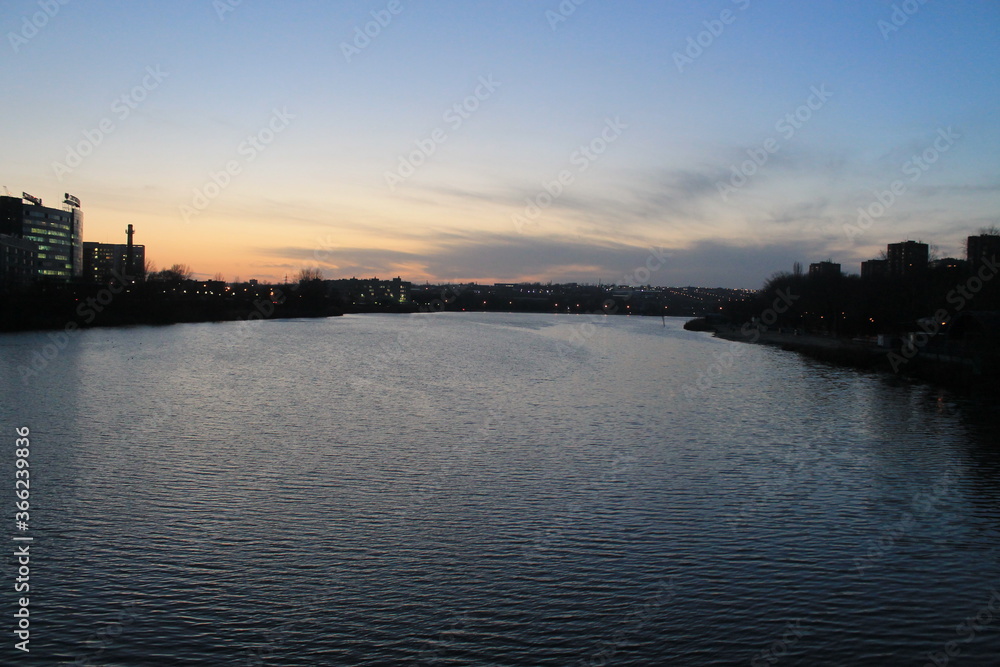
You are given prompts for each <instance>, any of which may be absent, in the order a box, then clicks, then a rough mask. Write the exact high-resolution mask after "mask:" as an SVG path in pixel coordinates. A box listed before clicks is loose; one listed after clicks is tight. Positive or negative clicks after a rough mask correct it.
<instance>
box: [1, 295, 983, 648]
mask: <svg viewBox="0 0 1000 667" xmlns="http://www.w3.org/2000/svg"><path fill="white" fill-rule="evenodd" d="M681 324H682V322H681V321H677V320H668V321H667V325H666V326H663V324H662V323H661V321H660V320H658V319H641V318H627V317H607V318H605V317H600V318H597V317H575V316H545V315H504V314H436V315H414V316H364V317H361V316H355V317H350V316H349V317H344V318H336V319H331V320H316V321H283V322H262V323H258V324H257V325H255V326H254V327H253V329H252V330H251V331H249V332H247V331H244V330H241V329H239V328H237V327H236V326H235V325H233V324H200V325H183V326H171V327H160V328H131V329H118V330H92V331H86V332H83V333H81V334H80V335H79V336H78V337H77V338H76V339H75V340H74V341H73V344H72V345H70V346H68V347H67V348H66V349H65V350H63V351H62V352H60V353H59V354H58V355H57V356H56V357H55V358H54V359H53V360H52V361H51V362H50V363H49V365H48V366H47V367H46V368H45V369H44V370H43V372H42V373H40V375H39V376H38V377H36V378H32V379H30V381H29V382H28V383H26V384H23V383H22V382H21V381H20V379H19V375H18V373H17V368H18V365H19V364H22V363H24V360H25V359H26V358H28V357H29V356H30V354H31V353H32V352H33V351H34V350H36V349H38V347H39V346H40V345H44V344H45V334H16V335H7V336H4V337H2V338H0V349H2V357H0V373H2V375H3V377H4V379H5V381H4V383H3V385H2V386H3V388H2V390H0V391H2V392H3V401H2V408H0V410H2V411H3V413H2V414H3V423H4V424H6V425H7V427H13V426H16V425H24V424H27V425H29V426H30V427H31V429H32V433H33V435H34V440H33V445H32V446H33V450H32V456H33V457H34V458H33V459H32V466H33V467H32V474H33V478H32V479H33V484H35V485H36V486H33V489H32V493H33V496H32V500H33V510H34V511H33V514H32V520H33V529H34V531H35V532H34V534H35V536H36V537H37V542H36V543H35V545H34V547H33V548H35V549H36V552H35V559H36V561H34V562H37V563H38V579H39V583H38V588H37V589H33V591H32V592H33V593H34V595H35V596H34V598H33V602H32V604H33V605H35V607H34V608H33V610H32V614H33V618H35V617H37V619H38V620H37V625H36V626H35V627H36V628H37V637H33V639H34V640H35V641H33V643H32V655H36V651H37V655H44V656H47V659H51V660H55V661H57V662H59V664H72V663H73V661H74V660H77V659H78V658H79V659H80V661H81V662H80V663H78V664H83V662H84V661H85V660H90V661H91V663H92V664H117V665H148V664H178V665H181V664H191V665H200V664H206V665H208V664H211V665H216V664H247V665H250V664H273V665H313V664H324V665H327V664H328V665H382V664H385V665H390V664H438V665H440V664H456V665H457V664H483V665H485V664H490V665H567V664H584V665H591V664H593V665H600V664H616V665H650V664H692V665H711V664H719V665H722V664H740V663H752V661H755V660H756V664H809V665H824V664H830V665H843V664H860V665H867V664H871V665H882V664H889V663H891V664H915V665H922V664H925V663H927V662H929V661H931V660H932V656H938V652H941V651H945V650H946V647H948V646H950V647H951V648H952V649H957V650H959V651H960V657H961V660H962V663H961V664H966V665H976V664H982V665H987V664H995V656H996V655H997V654H998V652H1000V640H998V637H1000V633H998V632H997V630H998V629H1000V618H998V619H997V621H996V625H995V626H994V625H991V624H992V623H993V621H992V620H989V619H987V615H991V614H992V612H989V605H990V601H991V599H992V598H991V596H992V595H993V592H994V589H995V588H996V587H997V586H1000V576H998V575H1000V562H998V551H997V546H996V545H998V544H1000V539H998V538H1000V534H998V532H1000V531H998V520H1000V507H998V488H1000V487H998V484H997V482H998V470H1000V455H998V450H997V446H996V444H995V443H996V436H995V434H996V424H997V420H996V412H995V407H994V406H992V405H988V404H986V403H984V402H977V401H975V400H971V399H968V398H962V397H957V396H954V395H951V394H949V393H947V392H943V391H940V390H938V389H933V388H929V387H926V386H923V385H914V384H908V383H903V382H898V381H895V380H892V379H887V378H884V377H881V376H876V375H866V374H861V373H857V372H854V371H851V370H846V369H839V368H831V367H828V366H824V365H822V364H819V363H815V362H811V361H808V360H804V359H802V358H800V357H798V356H796V355H794V354H789V353H785V352H782V351H780V350H774V349H769V348H764V347H757V346H742V347H741V348H740V351H739V352H738V353H736V354H735V355H734V356H733V357H732V359H731V362H732V363H728V364H720V363H719V359H720V358H722V357H721V356H720V355H723V354H724V353H725V352H726V351H727V350H731V349H732V348H731V347H730V344H729V343H726V342H724V341H719V340H716V339H712V338H710V337H707V336H705V335H704V334H695V333H691V332H686V331H683V330H682V329H681ZM244 329H246V328H245V327H244ZM713 365H715V366H716V369H715V370H712V371H711V382H710V383H708V385H707V386H706V383H704V382H703V383H702V385H701V388H699V389H698V390H696V391H694V390H691V388H692V387H698V378H699V376H705V375H706V374H708V373H709V372H710V371H709V369H711V368H712V367H713ZM685 388H687V389H688V390H687V391H685ZM5 456H6V457H7V458H6V459H5V464H4V465H5V466H6V467H7V469H10V465H12V462H11V460H10V459H11V458H12V457H11V455H10V453H8V454H6V455H5ZM8 493H9V492H8ZM8 506H10V504H9V503H8ZM5 568H7V569H5V572H4V574H5V576H7V575H9V574H11V572H12V570H10V564H9V563H8V564H6V565H5ZM996 608H997V607H996V606H994V609H996ZM983 609H986V610H987V612H986V613H983V614H980V611H981V610H983ZM977 614H980V615H979V621H975V619H976V617H977ZM968 618H972V619H973V621H972V623H971V624H969V625H967V626H964V628H965V629H962V630H956V628H962V627H963V626H962V624H963V623H965V621H966V619H968ZM109 628H110V629H111V632H112V633H113V634H114V637H110V636H109V634H108V632H107V630H108V629H109ZM102 632H103V634H100V633H102ZM98 635H99V636H100V637H102V638H103V641H97V640H95V636H98ZM35 642H37V644H36V643H35ZM949 642H954V643H953V644H951V645H949ZM938 657H940V656H938ZM951 659H952V660H958V657H954V655H953V656H952V658H951ZM39 664H42V663H39ZM46 664H55V663H53V662H51V661H50V662H48V663H46Z"/></svg>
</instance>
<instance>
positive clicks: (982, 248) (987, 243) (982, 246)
mask: <svg viewBox="0 0 1000 667" xmlns="http://www.w3.org/2000/svg"><path fill="white" fill-rule="evenodd" d="M965 252H966V259H967V260H968V262H969V268H970V269H972V270H973V271H976V270H978V269H979V267H980V266H982V265H983V262H985V261H986V260H989V261H991V262H996V261H997V260H1000V236H998V235H996V234H980V235H979V236H970V237H969V238H968V239H967V241H966V250H965Z"/></svg>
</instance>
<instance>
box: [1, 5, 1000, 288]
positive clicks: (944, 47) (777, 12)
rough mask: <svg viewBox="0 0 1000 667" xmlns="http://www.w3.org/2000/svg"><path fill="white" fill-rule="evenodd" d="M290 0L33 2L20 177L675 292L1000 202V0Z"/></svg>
mask: <svg viewBox="0 0 1000 667" xmlns="http://www.w3.org/2000/svg"><path fill="white" fill-rule="evenodd" d="M277 7H278V5H276V4H272V3H257V4H251V3H235V2H231V1H229V0H220V1H218V2H215V3H209V2H204V3H179V4H177V5H174V6H169V7H163V6H158V5H155V4H153V3H130V4H129V5H128V6H124V7H119V6H117V5H111V4H110V3H89V4H88V5H87V6H82V5H81V6H78V5H76V4H65V5H63V4H61V3H59V2H55V1H54V2H51V3H45V2H42V3H39V2H20V1H19V2H17V3H14V4H13V6H12V7H11V9H10V11H9V12H8V13H7V18H6V19H4V22H3V28H4V35H5V41H6V45H5V46H4V47H3V48H4V49H5V59H6V62H7V64H8V67H6V68H4V70H3V72H2V73H0V77H2V78H3V81H4V85H5V88H6V89H7V90H8V91H10V95H11V98H12V99H20V100H24V103H23V104H19V105H12V106H11V107H10V108H9V110H8V122H7V123H6V124H5V127H4V132H5V143H6V146H7V149H8V152H7V154H8V159H7V160H5V164H4V166H3V167H0V185H4V186H7V187H8V188H9V189H10V191H11V194H15V195H16V193H19V192H20V191H21V190H24V191H27V192H30V193H32V194H35V195H38V196H41V197H43V198H44V199H45V200H46V201H47V202H49V203H50V204H51V202H50V200H51V199H52V197H53V196H58V195H59V194H61V193H63V192H71V193H73V194H75V195H77V196H79V197H80V199H81V201H82V205H83V209H84V211H85V213H86V222H85V236H86V240H88V241H101V242H116V243H117V242H120V238H119V237H120V236H122V233H121V230H123V229H124V228H125V226H126V225H127V224H135V226H136V228H137V230H139V231H138V236H137V239H136V242H137V243H142V244H144V245H145V246H146V248H147V249H148V251H149V255H148V256H149V258H150V259H151V260H153V261H154V262H156V263H157V264H158V265H159V267H160V268H165V267H167V266H170V265H171V264H174V263H181V264H187V265H190V266H191V267H192V268H193V269H194V271H195V273H196V275H197V276H198V277H209V276H211V275H214V274H215V273H216V272H222V273H223V274H224V275H226V276H227V277H228V278H229V279H232V278H234V277H236V276H242V277H244V278H248V277H255V278H260V279H262V280H275V281H280V280H281V279H282V278H283V277H284V276H285V275H294V274H295V272H296V271H297V270H298V268H300V267H303V266H318V267H319V268H321V269H322V270H323V272H324V274H325V275H326V276H328V277H348V276H351V275H358V276H366V275H382V276H388V275H393V276H395V275H402V276H404V277H405V278H406V279H408V280H412V281H413V282H414V283H418V282H424V281H429V282H450V281H462V282H470V281H473V282H483V283H491V282H511V281H534V280H538V281H543V282H547V281H553V282H573V281H576V282H591V283H594V282H598V281H604V282H610V283H614V282H618V281H620V279H621V277H622V276H626V275H629V274H634V273H635V271H636V269H637V267H642V266H644V265H646V261H647V259H648V258H649V257H650V255H651V253H652V254H655V255H656V256H659V257H663V258H665V261H663V262H660V263H659V266H658V268H657V270H656V272H655V273H654V275H652V276H651V279H650V281H649V282H650V283H651V284H660V285H670V284H674V285H696V284H697V285H709V286H721V287H750V288H756V287H759V285H760V283H761V281H762V280H763V279H764V278H766V277H767V275H768V274H770V273H771V272H773V271H775V270H787V269H788V268H790V267H791V265H792V263H793V262H795V261H804V262H812V261H817V260H821V259H825V258H827V257H834V258H836V259H837V261H838V262H840V263H842V264H844V265H845V266H849V267H853V266H855V265H860V262H861V261H864V260H867V259H871V258H872V257H876V256H877V254H878V252H879V251H880V250H881V249H882V248H883V247H884V246H885V244H886V243H890V242H898V241H903V240H906V239H914V240H923V241H924V242H928V243H931V244H934V245H936V246H937V254H939V255H940V256H942V257H944V256H954V257H962V256H964V252H963V243H964V240H965V238H966V237H967V236H969V235H973V234H976V233H977V231H978V229H980V228H982V227H988V226H991V225H993V224H996V222H997V216H996V211H997V203H998V189H1000V179H998V177H997V173H996V169H995V166H994V161H993V159H992V158H993V156H994V155H995V154H996V151H997V148H998V147H1000V132H998V130H997V128H996V124H995V122H993V121H992V113H991V112H993V111H994V110H995V109H996V106H997V101H998V100H1000V95H998V90H997V83H996V81H997V76H996V75H997V73H998V72H997V71H998V69H1000V59H998V58H996V57H995V56H996V55H997V51H998V46H997V44H996V43H995V40H994V39H992V30H993V27H994V26H996V25H997V19H998V18H1000V9H998V8H997V7H995V6H993V5H991V4H989V3H986V2H974V3H967V4H965V5H963V6H962V7H950V6H945V5H939V4H934V3H919V2H916V1H913V2H902V3H893V2H875V3H870V2H868V3H862V2H849V3H832V2H823V3H816V4H813V5H810V6H807V7H802V6H798V5H793V4H791V3H779V4H771V5H766V4H763V3H757V2H752V1H750V0H737V1H735V2H729V1H726V2H714V3H710V4H708V5H704V6H700V7H694V8H689V7H684V8H677V7H670V6H666V7H647V6H644V5H643V4H642V3H617V4H610V3H601V2H597V1H596V0H590V1H585V2H579V3H576V2H563V3H561V4H560V3H558V2H546V3H537V4H534V5H532V6H530V7H519V8H510V7H504V8H502V9H493V8H491V9H493V11H492V12H491V13H489V14H486V13H485V12H484V10H485V9H486V5H469V4H467V3H466V4H462V3H457V2H447V3H439V4H438V5H436V6H435V7H433V8H428V7H421V6H418V5H413V6H411V5H410V4H409V3H408V2H405V1H404V0H398V1H391V2H375V3H366V4H364V5H362V4H357V3H350V4H349V5H347V6H343V7H339V8H326V7H323V8H321V7H318V6H312V5H302V6H299V7H293V8H287V7H285V6H282V7H281V10H282V11H280V12H277V11H275V10H276V8H277ZM486 18H488V19H489V20H485V19H486ZM366 30H367V34H366V32H365V31H366ZM40 84H41V85H40ZM57 193H58V194H57ZM852 272H853V271H852Z"/></svg>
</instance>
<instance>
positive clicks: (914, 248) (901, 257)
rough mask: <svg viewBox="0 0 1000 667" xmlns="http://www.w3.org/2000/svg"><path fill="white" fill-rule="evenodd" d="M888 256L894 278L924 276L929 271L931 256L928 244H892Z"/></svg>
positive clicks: (887, 251) (909, 242)
mask: <svg viewBox="0 0 1000 667" xmlns="http://www.w3.org/2000/svg"><path fill="white" fill-rule="evenodd" d="M886 256H887V257H888V263H889V267H888V268H889V275H890V276H892V277H894V278H911V277H914V276H918V275H921V274H923V273H924V272H925V271H926V270H927V259H928V256H929V252H928V246H927V244H926V243H919V242H917V241H903V242H902V243H890V244H889V246H888V248H887V250H886Z"/></svg>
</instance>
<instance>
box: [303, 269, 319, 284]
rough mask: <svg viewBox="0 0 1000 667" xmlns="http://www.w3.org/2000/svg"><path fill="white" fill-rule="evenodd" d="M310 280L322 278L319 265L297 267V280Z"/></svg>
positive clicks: (304, 281)
mask: <svg viewBox="0 0 1000 667" xmlns="http://www.w3.org/2000/svg"><path fill="white" fill-rule="evenodd" d="M312 280H323V271H322V270H321V269H320V268H319V267H315V266H314V267H309V268H303V269H299V282H300V283H306V282H309V281H312Z"/></svg>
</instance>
